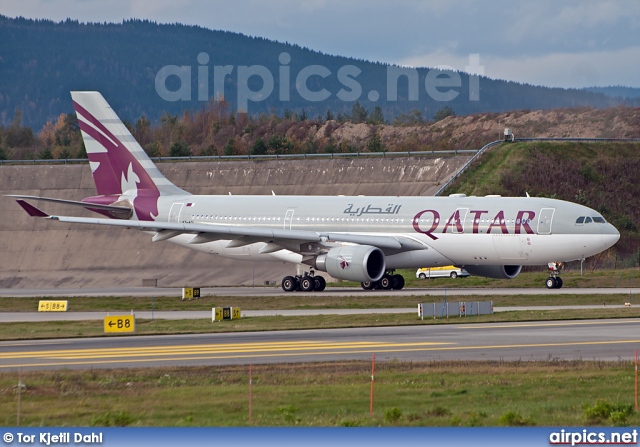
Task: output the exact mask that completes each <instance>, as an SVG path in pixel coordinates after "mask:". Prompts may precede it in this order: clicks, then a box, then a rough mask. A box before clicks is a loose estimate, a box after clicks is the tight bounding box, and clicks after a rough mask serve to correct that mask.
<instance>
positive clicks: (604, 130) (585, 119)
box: [287, 107, 640, 151]
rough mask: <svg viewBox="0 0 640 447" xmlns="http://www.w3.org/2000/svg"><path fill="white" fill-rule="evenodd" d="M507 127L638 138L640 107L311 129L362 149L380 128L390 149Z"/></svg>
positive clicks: (447, 142)
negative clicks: (409, 123) (410, 124)
mask: <svg viewBox="0 0 640 447" xmlns="http://www.w3.org/2000/svg"><path fill="white" fill-rule="evenodd" d="M505 127H509V128H511V129H512V130H513V132H514V134H515V135H516V137H518V138H533V137H547V138H550V137H553V138H565V137H574V138H575V137H578V138H636V137H640V108H629V107H614V108H609V109H587V108H583V109H558V110H546V111H541V110H535V111H527V110H519V111H512V112H505V113H484V114H476V115H469V116H450V117H448V118H445V119H443V120H441V121H438V122H436V123H431V124H422V125H414V126H395V125H394V126H392V125H377V126H375V125H371V124H365V123H361V124H353V123H350V122H347V123H338V122H336V121H327V122H326V123H324V124H322V125H315V126H310V127H308V128H307V132H308V136H310V137H311V138H313V139H315V140H316V141H318V142H321V143H326V141H327V140H328V139H332V140H333V141H335V142H336V144H338V145H340V144H346V145H350V146H353V147H356V148H360V149H366V145H367V143H368V142H369V141H370V140H371V138H372V137H373V135H374V134H376V133H377V134H378V136H379V137H380V139H381V141H382V144H383V145H384V146H386V148H387V149H388V150H391V151H419V150H432V149H436V150H438V149H478V148H480V147H482V146H483V145H484V144H486V143H488V142H490V141H494V140H497V139H500V138H502V133H503V131H504V129H505ZM296 132H299V129H297V127H296V126H292V127H290V128H289V129H288V130H287V137H292V136H293V135H294V134H295V133H296Z"/></svg>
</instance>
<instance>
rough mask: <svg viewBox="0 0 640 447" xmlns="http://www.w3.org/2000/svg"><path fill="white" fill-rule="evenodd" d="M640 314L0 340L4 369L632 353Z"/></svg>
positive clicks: (617, 356) (624, 356)
mask: <svg viewBox="0 0 640 447" xmlns="http://www.w3.org/2000/svg"><path fill="white" fill-rule="evenodd" d="M639 329H640V319H624V320H586V321H542V322H525V323H487V324H442V325H439V324H438V325H430V326H402V327H382V328H353V329H326V330H325V329H323V330H305V331H273V332H251V333H227V334H197V335H170V336H138V337H129V336H117V337H103V338H83V339H64V340H26V341H13V342H2V343H0V371H15V370H17V369H18V368H22V369H24V370H28V369H61V368H69V369H103V368H122V367H153V366H168V365H173V366H187V365H207V366H218V365H228V364H249V363H252V364H266V363H289V362H317V361H332V360H365V359H370V358H371V355H372V354H375V355H376V359H378V360H379V361H390V360H394V359H397V360H404V361H440V360H460V361H468V360H501V361H516V360H522V361H529V360H552V359H559V360H577V359H583V360H602V361H610V360H616V361H617V360H631V359H632V358H633V357H634V351H635V350H636V349H639V348H640V331H639Z"/></svg>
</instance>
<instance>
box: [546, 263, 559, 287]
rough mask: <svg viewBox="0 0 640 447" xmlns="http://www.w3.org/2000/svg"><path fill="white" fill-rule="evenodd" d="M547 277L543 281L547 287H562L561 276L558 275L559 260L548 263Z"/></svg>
mask: <svg viewBox="0 0 640 447" xmlns="http://www.w3.org/2000/svg"><path fill="white" fill-rule="evenodd" d="M548 265H549V277H548V278H547V280H546V281H545V285H546V286H547V289H559V288H561V287H562V278H560V277H559V276H558V275H559V274H560V270H561V269H562V263H561V262H550V263H549V264H548Z"/></svg>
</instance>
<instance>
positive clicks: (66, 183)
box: [0, 156, 470, 288]
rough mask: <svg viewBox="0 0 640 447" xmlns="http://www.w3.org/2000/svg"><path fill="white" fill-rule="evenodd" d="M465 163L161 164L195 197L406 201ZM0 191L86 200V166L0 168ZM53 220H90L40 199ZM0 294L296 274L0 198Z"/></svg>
mask: <svg viewBox="0 0 640 447" xmlns="http://www.w3.org/2000/svg"><path fill="white" fill-rule="evenodd" d="M469 158H470V157H467V156H464V157H463V156H460V157H450V158H427V157H421V158H384V159H381V158H376V159H373V158H372V159H366V158H360V159H332V160H266V161H238V162H184V163H160V164H159V165H158V167H159V169H160V170H161V171H162V172H163V173H164V175H165V176H166V177H167V178H168V179H169V180H171V181H172V182H173V183H175V184H176V185H178V186H180V187H181V188H183V189H185V190H187V191H189V192H192V193H194V194H228V193H229V192H231V193H232V194H258V195H261V194H262V195H264V194H267V195H268V194H271V192H272V191H274V192H275V193H276V194H278V195H286V194H295V195H340V194H342V195H359V194H362V195H387V196H397V195H407V196H415V195H417V196H419V195H423V196H428V195H432V194H433V193H434V192H435V191H437V189H438V187H439V185H441V184H443V183H444V182H446V181H447V179H448V178H449V177H450V176H451V175H453V174H454V173H455V172H456V171H457V170H458V169H459V168H460V167H461V166H462V165H464V163H465V162H466V161H467V160H469ZM0 193H1V194H3V195H4V194H25V195H39V196H45V197H55V198H63V199H70V200H81V199H83V198H84V197H88V196H92V195H95V188H94V185H93V179H92V177H91V171H90V169H89V166H88V164H86V165H36V166H25V165H15V166H0ZM38 206H40V207H42V208H43V209H44V210H45V211H47V212H49V213H52V214H61V215H82V216H93V217H95V216H96V215H95V214H93V213H90V212H88V211H84V210H82V209H81V208H78V207H69V206H64V205H58V204H52V203H44V202H41V203H39V204H38ZM0 216H1V219H0V288H13V287H15V288H49V287H110V286H141V285H142V280H143V279H157V280H158V281H157V283H158V286H160V287H162V286H172V287H177V286H183V285H187V284H190V285H194V286H208V285H238V284H244V285H251V284H252V283H255V284H256V285H262V284H264V281H278V282H279V281H280V279H281V278H282V276H284V275H286V274H291V273H294V272H295V269H294V268H293V267H292V266H290V265H286V264H284V263H283V264H277V263H259V262H242V261H232V260H226V259H222V258H217V257H214V256H207V255H205V254H201V253H197V252H194V251H191V250H188V249H184V248H181V247H177V246H175V245H173V244H171V243H169V242H159V243H152V242H151V237H150V236H149V235H146V234H141V233H140V232H138V231H137V230H123V229H105V228H95V227H91V226H88V225H70V224H61V223H58V222H52V221H46V220H43V219H36V218H31V217H29V216H28V215H27V214H26V213H25V212H24V211H23V210H22V209H21V208H20V207H19V206H18V205H17V204H16V203H15V201H14V200H13V199H10V198H7V197H2V198H1V199H0Z"/></svg>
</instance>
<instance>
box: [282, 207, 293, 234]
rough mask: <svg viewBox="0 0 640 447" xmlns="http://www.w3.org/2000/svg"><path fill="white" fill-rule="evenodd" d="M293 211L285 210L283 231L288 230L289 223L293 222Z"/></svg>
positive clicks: (289, 227)
mask: <svg viewBox="0 0 640 447" xmlns="http://www.w3.org/2000/svg"><path fill="white" fill-rule="evenodd" d="M294 212H295V210H287V214H285V215H284V229H285V230H290V229H291V223H292V222H293V213H294Z"/></svg>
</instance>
